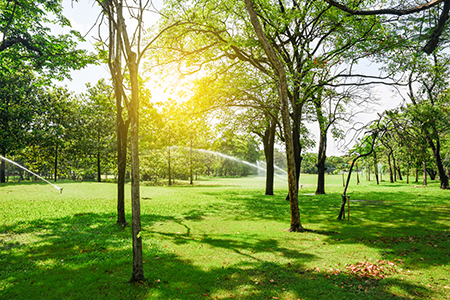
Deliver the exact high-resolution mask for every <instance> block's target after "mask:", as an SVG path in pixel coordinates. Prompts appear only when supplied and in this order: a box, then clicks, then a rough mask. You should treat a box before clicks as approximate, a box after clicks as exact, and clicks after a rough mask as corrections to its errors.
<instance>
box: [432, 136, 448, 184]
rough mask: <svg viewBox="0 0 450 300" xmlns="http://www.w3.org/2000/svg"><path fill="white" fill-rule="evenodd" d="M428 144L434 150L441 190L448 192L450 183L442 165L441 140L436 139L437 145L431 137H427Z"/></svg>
mask: <svg viewBox="0 0 450 300" xmlns="http://www.w3.org/2000/svg"><path fill="white" fill-rule="evenodd" d="M427 140H428V144H429V145H430V147H431V150H433V155H434V160H435V162H436V166H437V168H438V173H439V180H440V181H441V189H443V190H447V189H449V188H450V187H449V182H448V177H447V174H446V173H445V169H444V165H443V163H442V158H441V151H440V150H441V143H440V140H439V138H436V144H435V143H434V142H433V140H431V137H427Z"/></svg>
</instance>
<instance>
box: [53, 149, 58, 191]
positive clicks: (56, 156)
mask: <svg viewBox="0 0 450 300" xmlns="http://www.w3.org/2000/svg"><path fill="white" fill-rule="evenodd" d="M54 168H55V169H54V171H55V178H54V179H55V182H56V181H57V180H58V143H56V144H55V165H54Z"/></svg>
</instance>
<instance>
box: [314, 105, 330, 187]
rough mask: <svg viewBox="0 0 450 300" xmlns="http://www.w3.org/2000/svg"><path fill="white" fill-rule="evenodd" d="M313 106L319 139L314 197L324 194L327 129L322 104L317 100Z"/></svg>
mask: <svg viewBox="0 0 450 300" xmlns="http://www.w3.org/2000/svg"><path fill="white" fill-rule="evenodd" d="M314 106H315V108H316V115H317V121H318V123H319V130H320V138H319V150H318V153H317V164H316V166H317V173H318V176H317V189H316V193H315V194H316V195H323V194H325V171H326V169H327V168H326V167H325V161H326V159H327V155H326V153H327V128H326V124H325V118H324V116H323V113H322V103H321V101H320V98H319V99H315V100H314Z"/></svg>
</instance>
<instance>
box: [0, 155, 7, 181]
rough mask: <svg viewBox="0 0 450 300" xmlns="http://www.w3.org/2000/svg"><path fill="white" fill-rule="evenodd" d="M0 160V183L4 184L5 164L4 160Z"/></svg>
mask: <svg viewBox="0 0 450 300" xmlns="http://www.w3.org/2000/svg"><path fill="white" fill-rule="evenodd" d="M0 160H1V164H0V183H5V182H6V179H5V169H6V163H5V160H4V159H3V158H2V159H0Z"/></svg>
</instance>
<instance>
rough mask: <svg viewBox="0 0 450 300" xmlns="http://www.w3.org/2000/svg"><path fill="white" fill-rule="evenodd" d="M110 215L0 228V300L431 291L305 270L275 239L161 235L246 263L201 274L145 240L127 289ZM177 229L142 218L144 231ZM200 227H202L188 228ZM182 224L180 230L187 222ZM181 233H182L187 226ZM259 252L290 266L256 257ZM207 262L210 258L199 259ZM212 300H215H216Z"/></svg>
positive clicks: (124, 249) (127, 245)
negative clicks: (140, 263)
mask: <svg viewBox="0 0 450 300" xmlns="http://www.w3.org/2000/svg"><path fill="white" fill-rule="evenodd" d="M114 221H115V215H114V214H98V213H81V214H76V215H73V216H67V217H64V218H55V219H48V220H34V221H31V222H18V223H16V224H14V225H11V226H0V232H1V233H2V235H1V239H2V244H1V248H0V255H1V256H0V270H1V271H0V284H1V294H0V298H1V299H86V298H89V299H203V298H205V299H208V298H212V297H213V298H218V299H231V298H238V299H266V298H270V299H273V298H274V297H275V298H278V299H288V298H289V299H292V298H295V299H297V298H302V299H320V298H325V297H329V298H333V299H356V298H358V299H397V298H400V297H399V296H397V295H396V293H397V292H396V291H395V290H393V289H392V287H393V286H395V287H396V288H397V289H401V290H404V291H407V292H408V293H409V294H413V293H418V294H419V295H421V296H423V297H426V296H428V295H430V291H428V290H426V289H423V288H421V287H420V286H418V285H414V284H411V283H407V282H403V281H400V280H397V279H385V280H376V279H366V280H362V279H361V278H359V277H357V276H354V275H351V274H348V273H340V274H333V273H330V272H323V271H322V272H320V271H318V270H308V269H305V267H304V263H305V262H307V261H311V260H314V259H316V257H315V256H314V255H311V254H308V253H303V252H302V251H296V250H292V249H288V248H285V247H282V246H281V245H280V244H279V242H278V241H277V240H276V239H258V236H257V235H247V236H244V237H243V238H241V239H239V240H238V239H236V238H235V237H233V236H231V235H228V236H227V235H215V234H208V235H204V236H203V237H202V238H201V239H192V238H189V237H188V236H185V235H175V234H171V233H167V232H164V231H160V232H157V231H154V232H153V233H152V235H153V236H160V238H161V239H169V240H171V241H173V242H174V243H175V244H187V243H194V244H196V245H197V246H199V247H200V246H205V247H206V246H208V247H210V248H211V249H212V250H213V252H214V251H229V252H232V253H235V254H237V255H239V256H242V257H246V258H249V259H246V260H242V261H238V262H230V263H229V264H225V265H222V266H220V267H219V266H212V267H210V268H201V267H199V265H198V263H197V262H195V261H192V260H191V259H189V258H186V257H182V256H180V255H178V254H177V253H176V252H172V251H170V250H169V249H165V248H161V247H160V246H159V245H158V244H157V243H155V242H154V241H153V239H152V238H151V237H144V259H145V264H144V266H145V274H146V277H147V279H148V281H147V282H142V283H138V284H129V283H127V281H128V280H129V279H130V277H131V259H132V258H131V255H132V253H131V252H132V251H131V235H130V229H129V228H127V229H125V230H122V229H120V228H119V227H118V226H116V225H115V224H114ZM169 221H170V222H179V223H184V222H185V221H183V220H182V219H176V218H174V217H172V216H160V215H151V214H146V215H144V216H143V223H145V226H152V225H155V224H156V223H158V222H169ZM187 221H189V222H199V221H201V220H196V219H194V220H187ZM187 221H186V222H187ZM186 226H188V225H186ZM263 251H266V252H269V253H277V254H278V255H280V256H282V257H285V258H288V259H289V260H290V261H292V263H289V264H285V263H283V262H278V261H268V260H266V259H260V258H258V257H256V255H257V254H259V253H261V252H263ZM204 259H206V260H213V259H214V257H212V256H211V257H205V258H204ZM216 296H217V297H216Z"/></svg>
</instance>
